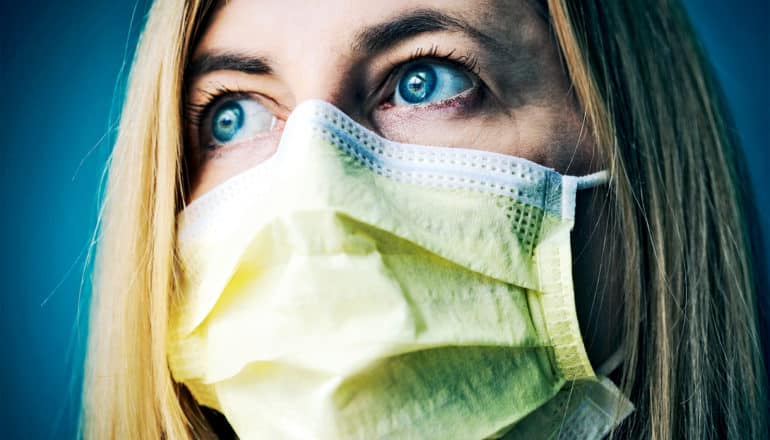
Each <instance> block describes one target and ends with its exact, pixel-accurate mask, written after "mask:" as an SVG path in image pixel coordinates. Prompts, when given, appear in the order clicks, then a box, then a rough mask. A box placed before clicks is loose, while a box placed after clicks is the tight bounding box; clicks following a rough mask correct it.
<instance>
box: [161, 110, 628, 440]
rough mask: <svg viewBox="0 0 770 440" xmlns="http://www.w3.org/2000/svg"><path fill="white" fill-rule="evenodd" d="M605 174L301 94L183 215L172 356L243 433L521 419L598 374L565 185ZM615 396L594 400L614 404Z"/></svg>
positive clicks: (492, 426) (478, 431) (339, 431)
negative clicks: (276, 126)
mask: <svg viewBox="0 0 770 440" xmlns="http://www.w3.org/2000/svg"><path fill="white" fill-rule="evenodd" d="M606 178H607V176H606V172H601V173H597V174H594V175H589V176H585V177H574V176H564V175H560V174H558V173H557V172H555V171H554V170H552V169H549V168H546V167H543V166H540V165H537V164H535V163H532V162H530V161H527V160H524V159H520V158H516V157H511V156H507V155H502V154H497V153H491V152H484V151H478V150H469V149H461V148H444V147H429V146H419V145H407V144H399V143H395V142H391V141H388V140H386V139H383V138H381V137H379V136H377V135H376V134H375V133H373V132H371V131H368V130H367V129H365V128H364V127H362V126H360V125H359V124H357V123H356V122H355V121H353V120H352V119H350V118H349V117H347V116H346V115H345V114H344V113H342V112H341V111H340V110H338V109H336V108H335V107H333V106H331V105H330V104H328V103H325V102H322V101H307V102H305V103H303V104H301V105H299V106H298V107H297V108H296V109H295V110H294V111H293V112H292V114H291V116H290V117H289V119H288V121H287V123H286V126H285V129H284V133H283V135H282V138H281V141H280V144H279V146H278V149H277V152H276V153H275V154H274V155H273V156H272V157H270V158H269V159H268V160H267V161H265V162H263V163H261V164H259V165H258V166H256V167H254V168H252V169H250V170H248V171H246V172H243V173H242V174H239V175H237V176H235V177H233V178H231V179H229V180H228V181H226V182H224V183H222V184H221V185H219V186H218V187H216V188H214V189H212V190H211V191H209V192H208V193H206V194H204V195H203V196H202V197H200V198H199V199H196V200H195V201H193V202H192V203H191V204H190V205H189V206H187V207H186V208H185V209H184V210H183V211H182V212H181V213H180V215H179V218H178V253H179V257H180V263H181V274H182V277H181V279H182V289H181V292H180V294H179V297H178V298H175V300H174V301H172V306H171V313H170V332H169V340H168V347H169V352H168V360H169V365H170V369H171V373H172V375H173V377H174V379H175V380H176V381H178V382H181V383H183V384H185V385H186V386H187V387H188V388H189V389H190V391H191V392H192V394H193V396H194V397H195V398H196V399H197V400H198V402H199V403H200V404H202V405H206V406H209V407H212V408H214V409H217V410H218V411H220V412H221V413H223V414H224V415H225V417H226V418H227V420H228V421H229V423H230V424H231V425H232V427H233V429H234V430H235V431H236V433H237V434H238V435H239V436H240V438H242V439H280V438H285V439H378V438H398V439H401V438H407V439H426V438H441V439H483V438H494V437H500V436H501V435H503V434H504V433H505V432H513V430H515V429H516V427H517V425H518V426H519V428H520V429H527V428H526V426H527V424H526V423H519V422H521V421H522V420H527V419H526V418H527V416H530V415H532V416H533V417H534V416H535V415H536V414H538V413H537V410H539V409H541V410H542V409H543V408H548V406H547V405H545V404H546V403H548V402H551V403H553V402H557V401H558V398H557V399H554V398H555V397H558V396H557V395H558V393H559V392H560V390H563V389H567V388H568V387H565V384H566V385H568V386H569V387H572V385H573V384H574V383H576V382H573V381H584V382H585V381H588V382H590V383H591V384H594V385H597V384H598V385H597V386H598V387H599V388H600V389H604V388H607V387H604V388H602V382H598V381H597V378H596V376H595V373H594V371H593V369H592V367H591V364H590V363H589V361H588V358H587V356H586V351H585V348H584V346H583V341H582V339H581V336H580V329H579V327H578V322H577V317H576V312H575V304H574V296H573V284H572V259H571V253H570V230H571V229H572V226H573V219H574V211H575V196H576V192H577V191H578V189H581V188H584V187H591V186H594V185H596V184H600V183H603V182H604V181H606ZM570 389H572V388H570ZM575 395H576V396H578V394H575ZM579 395H580V396H588V397H587V398H585V399H584V398H582V397H581V399H579V400H581V401H583V400H585V401H589V400H590V397H591V396H595V395H596V393H592V392H587V393H582V394H579ZM613 396H616V397H617V398H614V399H606V400H607V401H608V402H609V401H611V404H609V403H608V404H607V406H603V404H601V403H599V404H597V403H596V402H595V401H596V400H598V399H593V401H591V402H593V407H597V406H598V407H599V408H600V409H603V410H604V413H606V414H610V415H612V414H614V413H613V412H612V411H614V410H615V409H616V408H619V407H620V406H619V402H622V403H623V404H626V406H625V407H623V408H624V409H623V411H616V413H617V414H620V413H621V412H623V413H624V414H625V413H626V412H627V411H626V410H627V403H628V402H627V401H625V400H623V398H622V396H620V394H619V393H615V394H613ZM544 405H545V406H544ZM589 406H590V405H589ZM552 407H553V408H556V409H553V408H552V409H550V410H549V411H550V413H548V414H551V413H554V414H556V415H557V416H559V415H561V414H560V411H562V410H563V411H567V410H568V409H569V408H572V409H569V411H571V414H573V415H574V416H575V417H573V419H574V420H573V421H572V422H570V423H572V425H573V426H572V427H571V429H578V431H576V432H583V431H581V430H580V429H581V427H582V426H583V425H585V424H586V423H591V424H600V425H601V426H600V428H601V429H600V430H604V432H606V431H607V430H608V429H609V427H611V426H612V425H613V424H614V423H616V422H617V419H618V418H617V417H614V416H608V417H606V418H605V419H601V420H599V419H598V418H597V417H595V413H590V414H589V416H591V415H592V414H593V416H592V417H588V418H586V417H587V416H585V415H581V414H582V413H580V411H578V410H576V409H575V408H578V407H576V406H574V405H573V406H571V407H570V406H569V405H562V406H558V405H556V406H553V405H552ZM568 407H569V408H568ZM554 411H555V412H554ZM576 411H577V412H576ZM584 412H585V411H584ZM533 413H534V414H533ZM540 415H541V418H539V419H538V420H541V422H542V423H547V424H549V425H555V424H559V423H564V421H565V420H568V419H569V418H565V417H550V416H543V414H542V413H540ZM543 417H544V418H543ZM530 420H531V419H530ZM569 420H572V419H569ZM529 425H530V427H531V426H532V424H531V423H530V424H529ZM605 428H606V429H605ZM530 431H532V432H536V431H537V430H531V429H530ZM527 432H529V431H527ZM559 432H560V431H559Z"/></svg>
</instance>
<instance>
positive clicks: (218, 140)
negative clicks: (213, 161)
mask: <svg viewBox="0 0 770 440" xmlns="http://www.w3.org/2000/svg"><path fill="white" fill-rule="evenodd" d="M207 113H208V116H207V117H206V119H205V120H204V121H203V124H201V130H200V145H202V146H203V147H204V148H206V149H209V150H214V149H216V148H219V147H221V146H223V145H226V144H230V143H233V142H240V141H246V140H249V139H253V138H255V137H257V136H259V135H261V134H264V133H268V132H270V131H271V130H273V128H275V126H276V123H277V122H278V119H277V118H276V117H275V115H274V114H273V113H272V112H270V110H268V109H267V108H266V107H265V106H264V105H262V104H260V103H259V102H258V101H257V100H255V99H253V98H245V97H244V98H238V99H229V100H224V101H222V102H219V103H217V104H216V105H215V106H214V107H213V108H211V109H210V110H209V111H208V112H207Z"/></svg>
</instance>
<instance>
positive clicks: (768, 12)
mask: <svg viewBox="0 0 770 440" xmlns="http://www.w3.org/2000/svg"><path fill="white" fill-rule="evenodd" d="M48 3H54V2H42V1H29V0H28V1H25V2H16V3H15V4H14V5H13V6H9V5H7V4H4V6H3V12H2V13H0V60H2V61H0V87H2V89H0V90H1V92H2V93H1V94H0V99H2V107H0V109H2V114H1V116H2V117H1V118H0V141H2V146H0V188H1V189H0V207H2V220H0V225H1V227H0V245H1V246H2V248H1V249H2V252H0V273H1V274H2V281H0V286H1V287H0V288H1V289H2V294H1V295H0V338H2V341H3V342H2V344H0V368H1V370H0V392H2V395H0V438H30V439H48V438H73V437H74V435H75V429H76V418H77V408H78V405H79V387H80V383H81V376H80V370H81V368H82V362H83V349H84V341H85V339H84V336H85V330H86V327H85V324H86V320H85V318H86V317H87V309H88V297H89V291H88V282H87V281H88V280H87V277H86V279H85V283H83V278H82V274H83V264H84V257H85V255H86V251H87V248H88V244H89V242H90V239H91V234H92V230H93V227H94V223H95V219H96V212H97V196H96V189H97V188H98V187H99V185H100V180H101V176H102V171H103V167H104V162H105V159H106V157H107V155H108V152H109V149H110V147H111V145H112V141H113V140H114V130H112V127H111V126H110V121H113V122H114V120H115V116H117V112H118V110H119V108H120V102H119V97H120V96H122V92H123V89H124V82H123V81H124V80H125V70H126V69H127V68H128V66H127V65H126V63H127V62H129V61H130V60H131V59H132V55H133V49H134V45H135V44H136V38H137V36H138V31H139V28H140V27H141V24H142V22H143V18H144V15H145V13H146V10H147V8H148V5H149V0H138V2H114V1H110V2H105V1H97V0H81V1H79V2H76V3H74V4H73V3H65V2H60V3H58V4H56V5H53V4H48ZM686 3H687V6H688V8H689V10H690V11H691V14H692V17H693V20H694V22H695V24H696V27H697V28H698V30H699V32H700V34H701V37H702V39H703V41H704V43H705V45H706V47H707V49H708V50H709V52H710V54H711V56H712V60H713V62H714V64H715V66H716V69H717V72H718V74H719V76H720V78H721V79H722V81H723V84H724V87H725V90H726V94H727V97H728V101H729V104H730V105H731V108H732V110H733V112H734V116H735V119H736V125H737V127H736V128H737V130H738V132H739V133H740V135H741V136H742V138H743V140H744V143H745V147H746V151H747V154H748V156H749V159H750V161H749V162H750V169H751V172H752V178H753V181H754V184H755V188H756V191H757V198H758V204H759V208H760V211H761V214H762V216H761V219H760V220H759V221H761V222H762V223H763V225H764V229H765V230H766V231H768V232H767V233H766V235H770V194H769V193H768V192H767V191H766V188H767V184H766V183H765V184H760V182H761V179H765V178H767V176H768V174H769V173H768V172H769V171H770V160H769V158H768V151H767V147H768V143H767V140H766V134H767V130H768V127H770V88H768V84H767V82H768V79H770V61H769V58H770V36H769V35H768V30H767V29H768V24H769V23H768V21H769V20H768V17H770V8H768V2H767V1H749V0H741V1H732V2H725V1H723V0H701V1H697V0H686ZM73 5H76V6H73ZM118 77H121V78H122V79H121V80H120V81H118V80H117V78H118ZM110 115H112V116H110ZM747 184H749V183H748V182H747ZM768 242H769V241H768V240H767V238H766V240H765V244H766V245H767V244H768ZM766 247H767V246H766ZM81 286H83V289H81ZM78 329H79V330H78Z"/></svg>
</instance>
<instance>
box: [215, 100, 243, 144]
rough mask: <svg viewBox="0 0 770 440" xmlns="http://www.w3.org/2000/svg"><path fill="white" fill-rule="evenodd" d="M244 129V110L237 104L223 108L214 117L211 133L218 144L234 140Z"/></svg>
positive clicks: (226, 105) (230, 104)
mask: <svg viewBox="0 0 770 440" xmlns="http://www.w3.org/2000/svg"><path fill="white" fill-rule="evenodd" d="M241 127H243V108H241V106H240V105H239V104H238V103H237V102H231V103H228V104H225V105H224V106H222V107H221V108H220V109H219V110H218V111H217V112H216V114H215V115H214V120H213V121H212V127H211V132H212V135H213V137H214V139H215V140H216V141H217V142H228V141H230V140H232V139H233V138H234V137H235V135H236V134H238V130H240V129H241Z"/></svg>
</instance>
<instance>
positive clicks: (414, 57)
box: [366, 45, 484, 112]
mask: <svg viewBox="0 0 770 440" xmlns="http://www.w3.org/2000/svg"><path fill="white" fill-rule="evenodd" d="M456 53H457V49H451V50H448V51H444V50H441V49H440V48H439V47H438V46H437V45H433V46H431V47H430V49H428V50H427V51H425V50H424V49H423V48H418V49H417V50H415V51H414V52H412V54H411V55H410V56H409V57H407V58H406V59H404V60H402V61H398V62H394V63H390V65H389V66H388V67H387V68H385V69H384V72H385V76H384V77H383V79H381V80H380V81H379V82H378V84H377V86H376V87H374V88H373V89H372V91H371V92H370V93H369V94H368V95H367V97H366V103H367V105H366V110H367V112H370V111H371V110H373V109H375V108H377V107H378V106H379V105H381V104H382V103H383V101H384V100H385V99H388V98H389V97H390V96H391V95H392V94H393V92H394V90H395V87H394V86H395V81H396V80H397V79H398V75H399V74H401V73H403V72H405V71H406V70H407V69H408V68H409V67H411V66H413V65H414V64H416V63H426V62H434V63H438V64H443V65H447V66H451V67H455V68H459V69H462V70H463V71H465V73H467V74H468V77H469V78H470V79H471V81H473V83H474V87H483V86H484V81H482V79H481V77H480V75H479V67H478V57H477V56H476V55H475V54H474V53H472V52H469V53H468V54H467V55H456Z"/></svg>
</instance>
